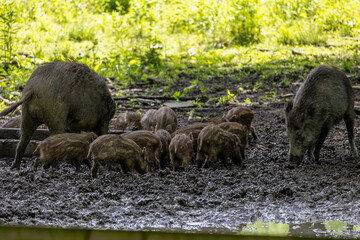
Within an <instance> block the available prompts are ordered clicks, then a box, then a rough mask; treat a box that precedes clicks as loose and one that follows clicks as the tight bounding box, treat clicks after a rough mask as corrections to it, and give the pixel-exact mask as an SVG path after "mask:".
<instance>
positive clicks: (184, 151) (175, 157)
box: [169, 133, 194, 171]
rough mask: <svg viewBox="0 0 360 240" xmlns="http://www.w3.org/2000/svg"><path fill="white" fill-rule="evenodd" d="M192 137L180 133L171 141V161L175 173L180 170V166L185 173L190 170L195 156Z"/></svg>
mask: <svg viewBox="0 0 360 240" xmlns="http://www.w3.org/2000/svg"><path fill="white" fill-rule="evenodd" d="M192 142H193V139H192V135H191V134H190V137H189V136H187V135H186V134H184V133H180V134H178V135H176V136H175V137H173V138H172V139H171V142H170V145H169V151H170V161H171V165H172V168H173V170H174V171H176V170H179V169H180V166H182V167H183V169H184V170H185V171H187V170H188V168H189V164H190V160H191V159H192V158H193V156H194V149H193V143H192Z"/></svg>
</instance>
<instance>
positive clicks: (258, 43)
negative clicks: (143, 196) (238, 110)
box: [0, 0, 360, 110]
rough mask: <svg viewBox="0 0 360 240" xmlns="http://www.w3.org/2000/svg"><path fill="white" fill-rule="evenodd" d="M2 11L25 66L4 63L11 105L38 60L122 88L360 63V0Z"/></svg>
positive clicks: (14, 5)
mask: <svg viewBox="0 0 360 240" xmlns="http://www.w3.org/2000/svg"><path fill="white" fill-rule="evenodd" d="M0 12H1V14H2V16H5V17H3V18H1V19H2V21H0V24H1V25H0V34H1V38H0V49H1V51H0V54H1V55H0V58H1V62H8V61H9V60H10V59H11V60H15V61H17V62H18V63H19V64H20V66H21V67H20V68H16V67H10V68H8V69H6V68H5V67H4V66H3V65H1V66H0V81H1V80H2V79H10V81H3V82H0V87H1V88H0V94H1V96H2V97H5V98H7V99H10V100H16V99H18V98H19V96H20V94H18V92H19V91H20V90H21V87H22V86H23V84H24V83H25V82H26V80H27V78H28V77H29V75H30V74H31V72H32V71H33V70H34V68H35V67H36V66H37V65H38V64H40V63H42V62H47V61H54V60H70V61H78V62H82V63H85V64H87V65H89V66H90V67H91V68H93V69H95V70H96V71H97V72H99V73H100V74H102V75H104V76H105V77H108V78H111V79H112V81H113V82H114V84H115V86H119V85H125V86H126V85H130V84H136V83H138V82H147V81H148V78H149V77H156V78H157V79H160V80H161V81H163V82H164V83H165V84H171V83H172V82H173V81H175V80H177V79H179V78H180V77H181V75H182V74H184V73H186V74H187V75H196V76H197V77H195V78H194V79H195V80H196V79H199V80H201V81H200V82H206V79H210V78H212V77H214V76H221V75H222V74H223V73H226V72H227V71H228V70H229V69H234V68H236V69H244V72H245V73H246V72H247V71H249V69H252V71H250V72H255V74H256V75H258V81H260V82H261V81H268V80H269V79H271V76H272V75H276V74H280V73H282V72H288V73H291V72H295V71H296V72H298V71H300V72H301V71H304V72H306V71H308V70H309V69H311V68H313V67H315V66H317V65H319V64H332V65H337V66H339V67H340V68H342V69H343V70H345V71H348V72H356V71H355V70H354V69H356V67H355V66H358V65H359V57H358V56H359V54H358V52H357V49H358V46H359V40H358V38H359V32H360V3H359V1H356V0H350V1H333V0H315V1H313V0H294V1H291V2H289V1H285V0H276V1H270V0H250V1H245V0H235V1H234V0H189V1H179V0H121V1H120V0H119V1H116V0H97V1H95V0H90V1H89V0H87V1H85V0H78V1H60V0H50V1H45V0H40V1H39V0H27V1H22V0H6V1H5V2H4V3H2V4H1V5H0ZM11 13H14V15H13V16H12V17H9V16H10V15H9V14H11ZM10 18H11V19H10ZM10 33H11V34H10ZM261 49H268V51H261ZM292 50H296V51H299V52H302V53H304V54H303V55H294V54H293V53H292ZM17 52H22V53H26V54H30V55H32V56H33V57H24V56H23V55H17V54H15V53H17ZM199 69H200V70H199ZM194 79H192V81H193V80H194ZM283 82H284V84H289V83H291V79H285V80H284V81H283ZM270 97H271V94H270ZM4 107H5V103H4V102H0V110H1V109H3V108H4Z"/></svg>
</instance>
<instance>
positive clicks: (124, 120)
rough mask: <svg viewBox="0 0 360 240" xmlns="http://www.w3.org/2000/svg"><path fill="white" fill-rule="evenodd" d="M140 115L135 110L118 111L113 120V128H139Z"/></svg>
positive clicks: (140, 127)
mask: <svg viewBox="0 0 360 240" xmlns="http://www.w3.org/2000/svg"><path fill="white" fill-rule="evenodd" d="M140 120H141V115H140V114H139V113H135V112H124V113H120V114H119V116H118V117H117V118H116V120H115V122H114V129H115V130H132V131H134V130H141V129H142V126H141V123H140Z"/></svg>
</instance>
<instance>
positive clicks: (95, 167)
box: [91, 158, 100, 179]
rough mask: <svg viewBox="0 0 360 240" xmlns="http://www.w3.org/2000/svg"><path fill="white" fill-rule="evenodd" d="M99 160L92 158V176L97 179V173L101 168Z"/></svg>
mask: <svg viewBox="0 0 360 240" xmlns="http://www.w3.org/2000/svg"><path fill="white" fill-rule="evenodd" d="M99 165H100V163H99V161H98V160H97V159H95V158H93V159H92V166H91V178H92V179H95V178H96V175H97V172H98V169H99Z"/></svg>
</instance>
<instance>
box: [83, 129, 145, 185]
mask: <svg viewBox="0 0 360 240" xmlns="http://www.w3.org/2000/svg"><path fill="white" fill-rule="evenodd" d="M146 154H147V153H146V149H145V148H144V149H142V150H141V148H140V147H139V146H138V145H137V144H136V143H135V142H134V141H132V140H130V139H126V138H124V137H122V136H120V135H116V134H106V135H102V136H100V137H98V138H97V139H96V140H95V141H93V142H92V143H91V144H90V148H89V153H88V159H90V160H91V161H92V166H91V177H92V178H93V179H94V178H96V176H97V172H98V169H99V167H100V165H105V166H107V167H109V168H110V169H121V170H122V171H123V172H125V173H126V172H131V171H137V172H139V173H140V174H144V173H147V172H148V163H147V161H146V159H147V155H146Z"/></svg>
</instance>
